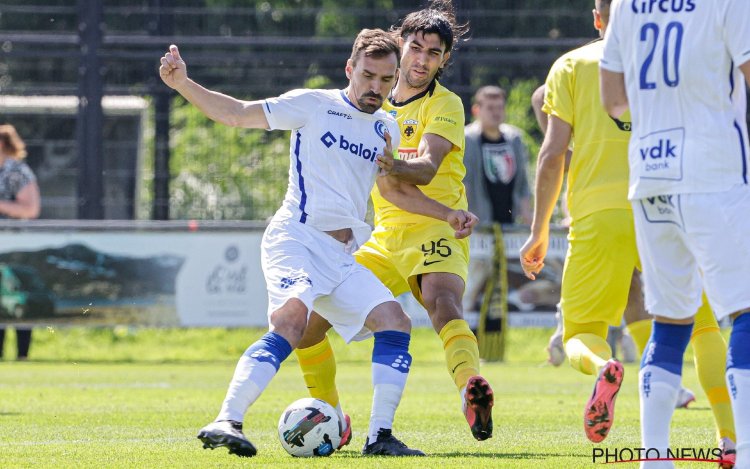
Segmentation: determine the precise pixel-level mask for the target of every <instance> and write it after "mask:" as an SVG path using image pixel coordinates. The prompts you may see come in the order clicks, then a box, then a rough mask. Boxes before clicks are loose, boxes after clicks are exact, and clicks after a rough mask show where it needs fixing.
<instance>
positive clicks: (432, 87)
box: [388, 79, 437, 107]
mask: <svg viewBox="0 0 750 469" xmlns="http://www.w3.org/2000/svg"><path fill="white" fill-rule="evenodd" d="M436 86H437V80H436V79H433V80H432V81H431V82H430V84H429V85H428V86H427V88H425V90H424V91H422V92H419V93H417V94H415V95H414V96H412V97H411V98H409V99H407V100H406V101H403V102H401V103H399V102H398V101H396V100H395V99H393V91H391V94H389V95H388V102H389V103H391V105H393V106H396V107H400V106H406V105H407V104H409V103H413V102H414V101H416V100H418V99H422V98H424V97H425V96H427V94H428V93H429V94H430V96H432V93H434V92H435V87H436Z"/></svg>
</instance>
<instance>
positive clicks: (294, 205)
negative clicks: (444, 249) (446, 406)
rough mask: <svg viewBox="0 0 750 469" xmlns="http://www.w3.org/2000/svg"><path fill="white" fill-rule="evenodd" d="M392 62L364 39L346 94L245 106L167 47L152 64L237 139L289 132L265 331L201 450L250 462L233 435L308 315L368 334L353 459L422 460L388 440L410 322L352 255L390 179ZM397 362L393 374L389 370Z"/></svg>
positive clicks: (410, 201) (414, 199) (248, 450)
mask: <svg viewBox="0 0 750 469" xmlns="http://www.w3.org/2000/svg"><path fill="white" fill-rule="evenodd" d="M398 60H399V48H398V44H397V43H396V41H395V40H394V39H393V37H392V36H391V35H390V34H388V33H386V32H385V31H382V30H367V29H366V30H363V31H361V32H360V34H359V35H358V36H357V39H356V40H355V42H354V46H353V48H352V54H351V57H350V59H349V60H348V61H347V64H346V69H345V70H346V76H347V78H349V86H348V87H347V88H346V89H344V90H295V91H290V92H288V93H285V94H283V95H281V96H279V97H278V98H270V99H266V100H263V101H253V102H248V101H240V100H237V99H235V98H232V97H230V96H226V95H223V94H221V93H217V92H214V91H210V90H208V89H206V88H204V87H202V86H201V85H199V84H197V83H196V82H194V81H192V80H190V79H189V78H188V76H187V67H186V65H185V62H184V61H183V60H182V58H181V57H180V53H179V51H178V49H177V46H174V45H173V46H170V48H169V52H167V54H166V55H165V56H164V57H162V59H161V67H160V69H159V73H160V75H161V78H162V80H163V81H164V83H166V84H167V85H168V86H169V87H171V88H174V89H175V90H177V91H178V92H179V93H180V94H181V95H182V96H184V97H185V99H187V100H188V101H189V102H191V103H192V104H193V105H195V106H196V107H198V108H199V109H200V110H201V111H202V112H203V113H205V114H206V115H207V116H208V117H210V118H211V119H214V120H216V121H217V122H221V123H223V124H226V125H231V126H238V127H245V128H259V129H287V130H293V132H292V135H291V149H290V153H291V164H290V168H289V174H290V177H289V181H290V182H289V188H288V190H287V193H286V196H285V198H284V201H283V203H282V206H281V208H280V209H279V210H278V211H277V212H276V214H275V215H274V218H273V220H272V221H271V223H270V224H269V226H268V228H267V229H266V232H265V234H264V236H263V241H262V245H261V250H262V256H261V259H262V264H263V273H264V276H265V280H266V284H267V286H268V297H269V301H268V303H269V305H268V320H269V329H270V331H269V332H268V333H267V334H265V335H264V336H263V337H262V338H261V339H259V340H258V341H256V342H255V343H254V344H252V345H251V346H250V347H249V348H248V349H247V351H245V353H244V354H243V356H242V357H241V358H240V360H239V363H238V364H237V368H236V370H235V373H234V377H233V378H232V381H231V383H230V385H229V389H228V391H227V394H226V398H225V399H224V403H223V405H222V407H221V411H220V412H219V415H218V416H217V418H216V420H215V421H214V422H212V423H210V424H208V425H206V426H205V427H203V428H202V429H201V430H200V433H199V434H198V438H199V439H200V440H201V441H202V442H203V446H204V448H216V447H220V446H226V447H228V448H229V452H230V453H233V454H237V455H238V456H245V457H249V456H254V455H255V454H256V448H255V446H254V445H253V444H252V443H251V442H250V441H248V439H247V438H246V437H245V436H244V434H243V433H242V421H243V419H244V415H245V412H246V411H247V409H248V408H249V407H250V405H252V403H253V402H255V401H256V400H257V399H258V397H260V395H261V393H262V392H263V390H264V389H265V388H266V387H267V386H268V384H269V382H270V381H271V379H272V378H273V376H274V375H275V374H276V372H277V371H278V369H279V366H280V364H281V362H283V361H284V360H285V359H286V358H287V357H288V356H289V354H290V353H291V352H292V350H293V349H294V348H295V347H296V346H297V345H298V343H299V341H300V339H301V338H302V334H303V333H304V330H305V327H306V324H307V320H308V315H309V314H310V312H311V311H312V309H313V307H316V308H317V309H318V311H319V314H320V316H322V317H324V318H325V319H327V320H328V321H330V323H331V324H333V326H334V327H335V328H336V330H337V332H339V333H340V334H341V336H342V337H343V338H344V339H345V340H346V341H347V342H349V341H351V340H352V339H354V338H357V337H360V336H362V335H363V334H366V333H369V332H373V333H374V335H375V346H374V351H373V357H372V362H373V363H372V376H373V385H374V388H375V395H374V397H373V415H372V418H371V424H372V425H373V426H374V427H375V428H377V429H378V431H376V432H375V434H374V435H372V434H371V435H370V437H369V440H368V442H367V443H366V444H365V450H364V452H365V453H367V454H385V455H393V456H402V455H413V456H423V455H424V453H422V452H421V451H419V450H414V449H410V448H408V447H407V446H406V445H405V444H403V443H402V442H400V441H399V440H398V439H396V438H395V437H394V436H393V435H392V434H391V427H392V423H393V417H394V414H395V411H396V407H397V406H398V404H399V401H400V400H401V394H402V392H403V389H404V386H405V384H406V377H407V375H408V372H409V364H410V363H411V356H410V355H409V351H408V348H409V339H410V329H411V322H410V320H409V318H408V316H406V314H405V313H404V312H403V310H402V309H401V307H400V306H399V304H398V303H397V302H396V301H395V300H394V298H393V295H392V294H391V293H390V292H389V291H388V289H387V288H385V287H384V286H383V284H382V283H380V282H379V281H378V280H377V278H375V276H374V275H372V273H371V272H370V271H368V270H367V269H365V268H363V267H361V266H360V265H358V264H357V263H356V262H354V258H353V257H352V256H351V251H352V250H353V249H354V248H355V247H356V246H357V245H358V244H360V243H362V242H364V241H365V240H366V239H367V236H368V234H369V226H368V225H367V224H366V223H365V222H364V217H365V211H366V208H367V197H368V194H369V192H370V190H371V189H372V186H373V183H374V182H375V179H376V174H377V173H378V171H380V172H381V174H387V173H388V172H390V171H391V170H392V169H393V157H392V154H391V137H390V136H391V135H394V136H395V137H394V141H395V142H396V144H398V140H399V138H398V127H397V126H396V123H395V121H394V120H393V119H392V118H390V117H389V116H388V114H387V113H385V112H383V111H382V110H381V109H380V107H381V105H382V103H383V100H384V98H385V96H386V95H387V93H388V90H389V89H390V87H391V84H392V83H393V82H394V81H395V77H396V69H397V66H398ZM387 179H388V178H387V177H379V178H378V183H379V184H380V185H381V186H382V187H381V188H382V190H383V191H384V193H385V194H387V195H386V196H387V197H389V198H391V200H393V201H394V202H396V203H399V204H401V206H403V207H405V208H408V209H410V210H414V211H415V212H419V213H422V214H423V215H425V216H437V217H439V218H441V219H443V220H448V221H451V222H453V223H454V225H456V226H459V225H461V226H463V225H464V224H466V223H467V222H469V223H471V220H467V215H466V213H465V212H461V211H457V210H450V209H448V208H447V207H445V206H443V205H441V204H439V203H436V202H435V201H433V200H431V199H428V198H427V197H425V196H424V195H423V194H421V192H420V191H419V190H418V189H417V188H416V187H414V186H405V187H404V186H402V185H399V184H398V183H397V181H392V182H389V181H388V180H387ZM396 360H400V363H401V364H402V365H401V366H399V367H392V366H391V364H393V363H394V362H395V361H396ZM342 436H343V437H344V438H345V439H346V440H347V441H348V439H349V438H350V435H346V434H344V435H342ZM344 438H342V439H344ZM330 450H331V451H332V450H333V448H330Z"/></svg>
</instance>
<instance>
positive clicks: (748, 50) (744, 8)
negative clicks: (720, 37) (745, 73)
mask: <svg viewBox="0 0 750 469" xmlns="http://www.w3.org/2000/svg"><path fill="white" fill-rule="evenodd" d="M724 40H725V41H726V44H727V49H728V50H729V55H730V56H731V57H732V60H733V61H734V63H735V65H737V66H739V65H742V64H744V63H745V62H747V61H749V60H750V1H748V0H729V1H728V2H727V12H726V14H725V16H724Z"/></svg>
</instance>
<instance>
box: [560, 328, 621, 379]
mask: <svg viewBox="0 0 750 469" xmlns="http://www.w3.org/2000/svg"><path fill="white" fill-rule="evenodd" d="M565 353H566V354H567V355H568V361H570V366H572V367H573V368H574V369H576V370H578V371H580V372H581V373H584V374H587V375H593V374H597V373H599V369H600V368H601V367H603V366H604V364H605V363H607V360H609V359H610V358H612V349H611V348H610V347H609V344H608V343H607V341H606V340H605V339H604V338H602V337H601V336H598V335H596V334H587V333H583V334H576V335H574V336H573V337H571V338H570V339H568V341H567V342H565Z"/></svg>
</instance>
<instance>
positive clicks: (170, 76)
mask: <svg viewBox="0 0 750 469" xmlns="http://www.w3.org/2000/svg"><path fill="white" fill-rule="evenodd" d="M159 76H160V77H161V79H162V81H164V83H165V84H166V85H167V86H168V87H170V88H172V89H177V88H179V87H180V86H182V85H184V84H185V83H186V82H187V78H188V76H187V65H186V64H185V61H184V60H182V57H180V50H179V49H178V48H177V46H176V45H174V44H172V45H171V46H169V52H167V53H166V54H164V57H162V58H161V66H160V67H159Z"/></svg>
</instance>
